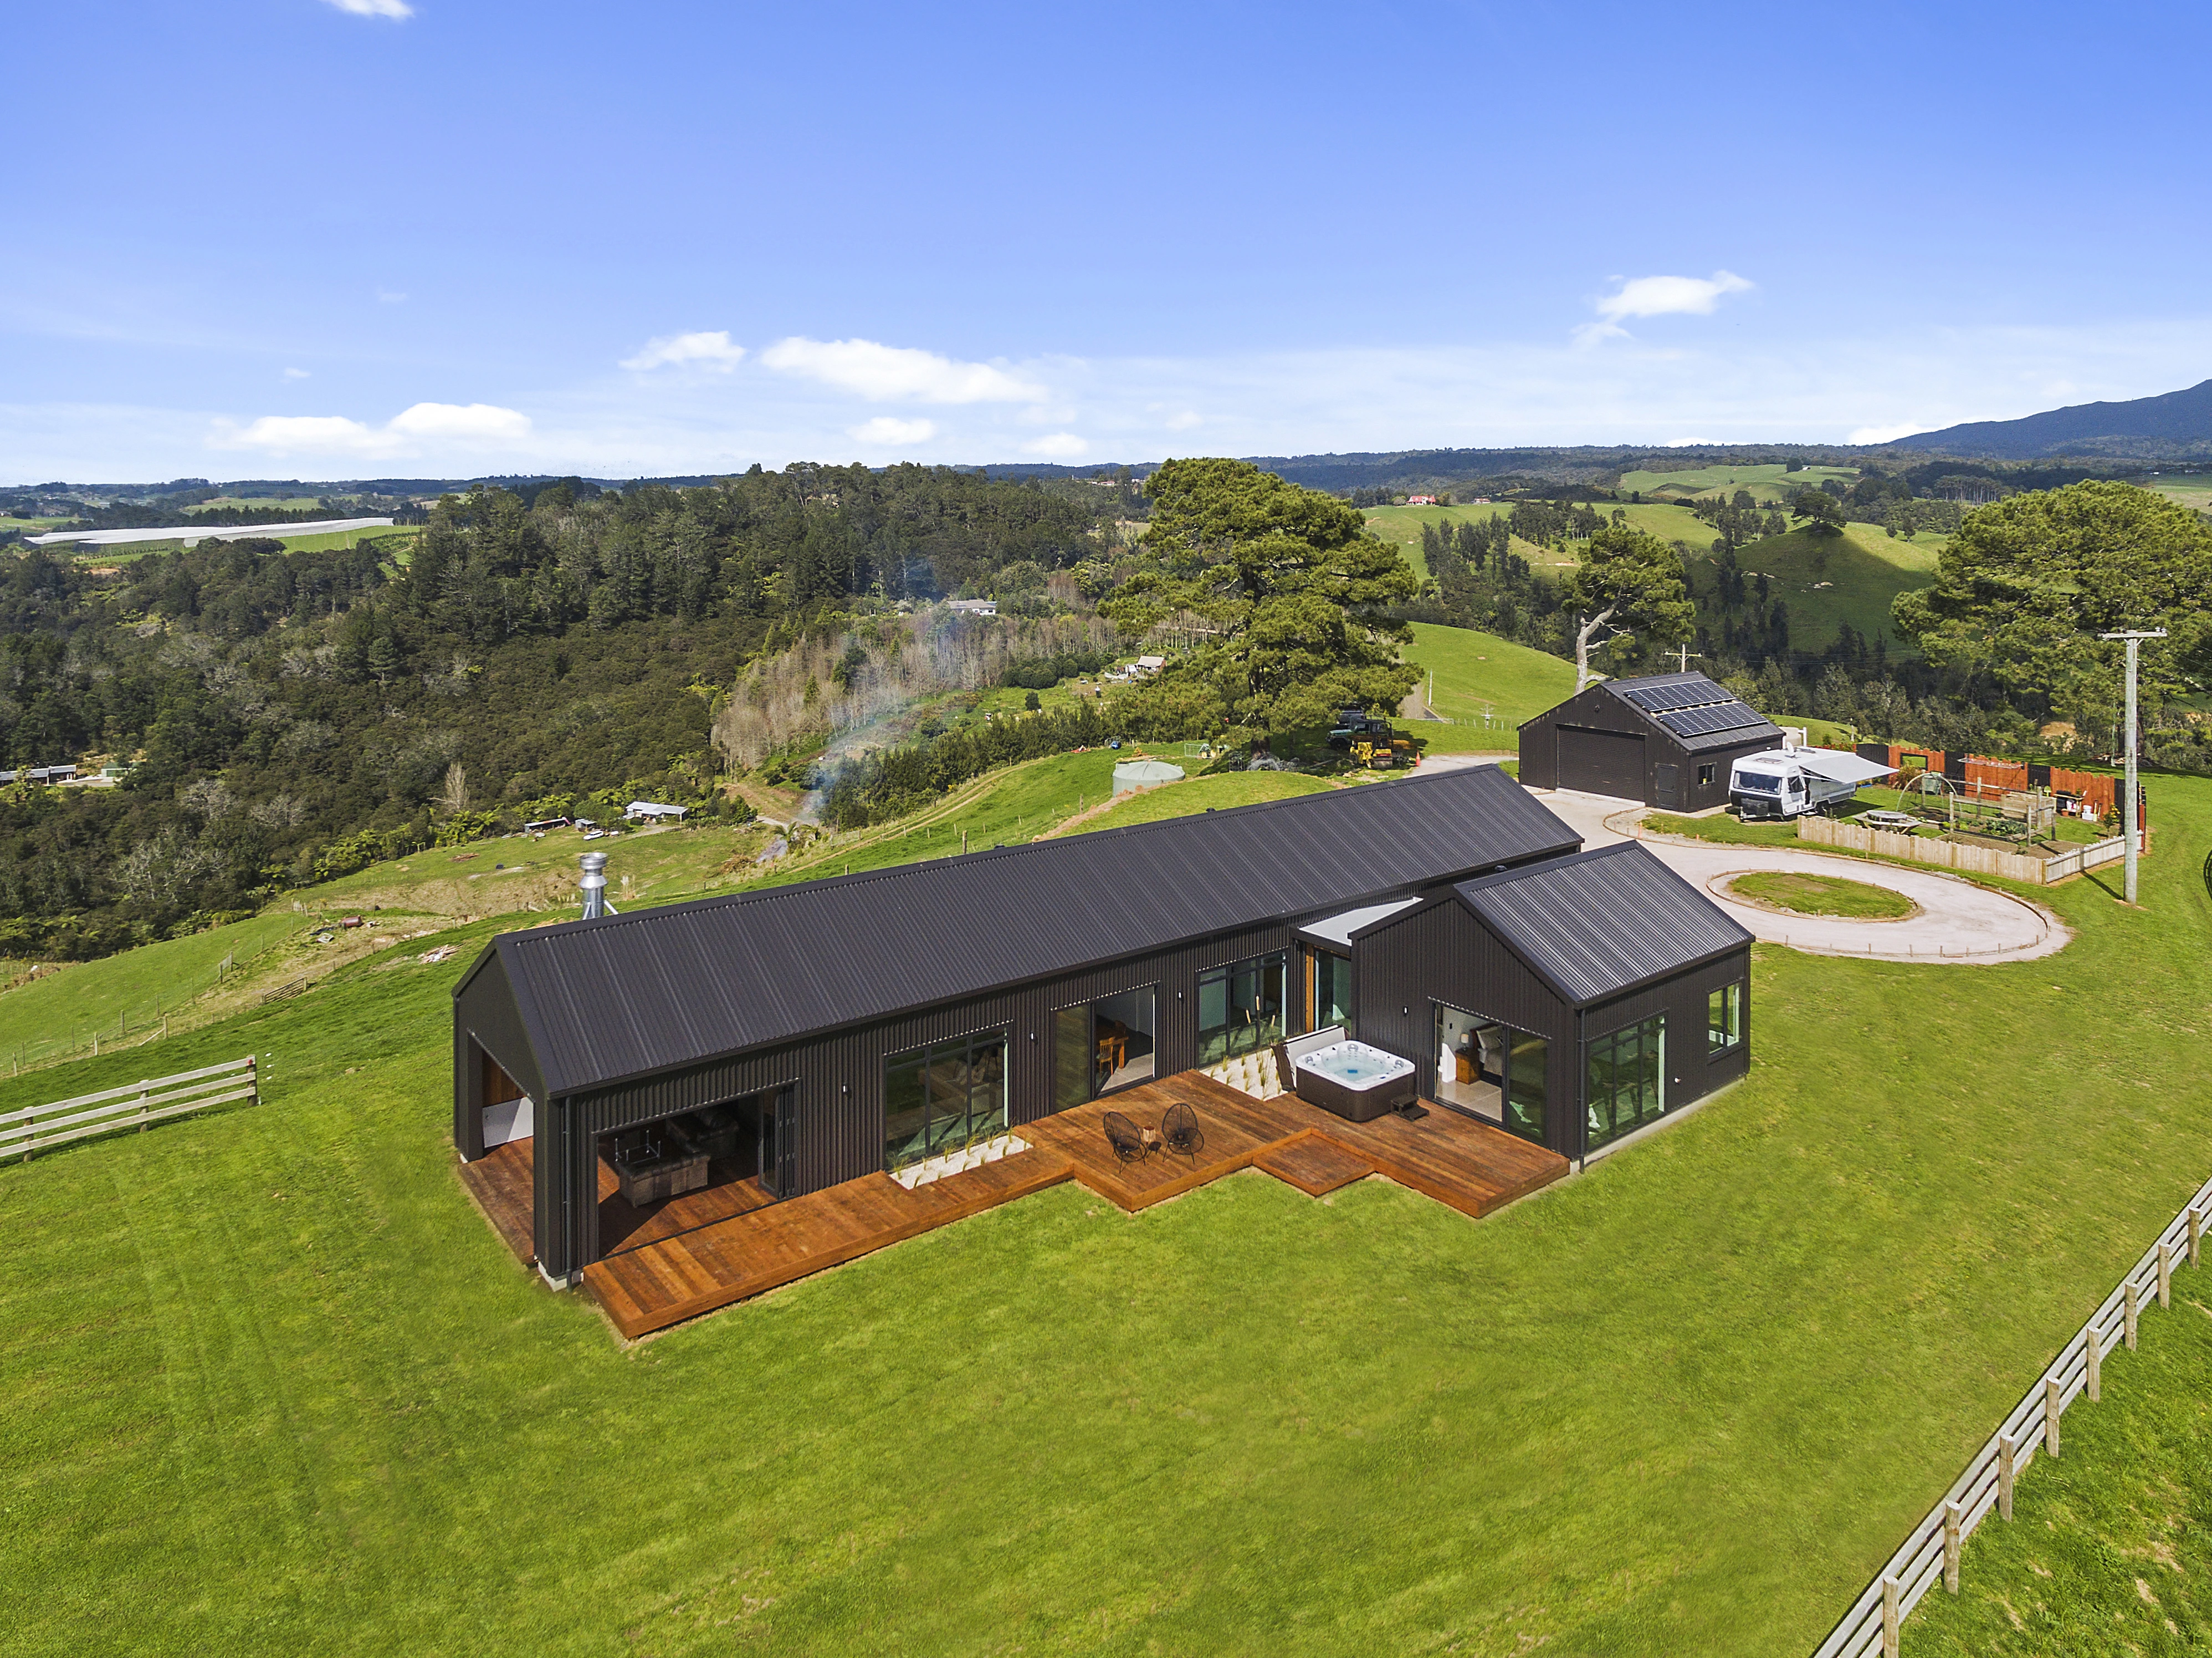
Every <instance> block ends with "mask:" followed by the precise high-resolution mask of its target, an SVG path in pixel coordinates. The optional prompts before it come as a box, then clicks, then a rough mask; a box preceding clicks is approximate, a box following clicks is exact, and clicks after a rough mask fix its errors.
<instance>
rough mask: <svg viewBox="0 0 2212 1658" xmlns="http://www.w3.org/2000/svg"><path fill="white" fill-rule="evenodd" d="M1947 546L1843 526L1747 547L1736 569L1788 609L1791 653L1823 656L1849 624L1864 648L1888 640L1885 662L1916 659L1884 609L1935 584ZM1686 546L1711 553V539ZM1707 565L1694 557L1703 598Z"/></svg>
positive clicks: (1708, 580) (1929, 538)
mask: <svg viewBox="0 0 2212 1658" xmlns="http://www.w3.org/2000/svg"><path fill="white" fill-rule="evenodd" d="M1945 539H1946V537H1942V536H1934V535H1923V536H1917V537H1914V538H1913V539H1912V540H1911V541H1906V540H1904V539H1903V538H1901V537H1891V536H1890V535H1888V534H1887V532H1885V531H1883V530H1881V528H1880V527H1878V526H1877V525H1871V524H1847V525H1844V531H1843V533H1842V534H1841V535H1833V536H1816V535H1814V534H1813V533H1812V532H1811V531H1808V530H1792V531H1790V533H1789V534H1787V535H1782V536H1767V537H1763V538H1762V539H1760V540H1758V541H1754V542H1753V543H1752V544H1750V545H1748V546H1747V547H1745V548H1744V549H1743V550H1741V551H1740V552H1739V553H1737V555H1736V562H1737V563H1738V564H1739V565H1740V566H1741V568H1743V569H1744V570H1745V571H1746V572H1747V573H1748V574H1751V575H1753V576H1757V575H1759V574H1765V576H1766V577H1767V578H1768V580H1769V587H1768V591H1769V592H1770V594H1771V596H1772V597H1774V598H1780V599H1782V600H1783V601H1784V603H1785V604H1788V606H1789V607H1790V644H1791V646H1792V647H1795V648H1796V649H1798V650H1801V651H1818V650H1822V649H1825V648H1826V647H1828V646H1830V645H1832V644H1833V643H1834V642H1835V641H1836V636H1837V633H1838V629H1840V628H1841V627H1842V625H1843V624H1844V623H1846V622H1848V623H1850V625H1851V626H1852V627H1854V628H1856V629H1857V630H1858V631H1859V633H1860V635H1862V636H1863V637H1864V638H1865V639H1866V640H1867V641H1869V644H1871V643H1872V642H1873V641H1874V640H1875V638H1877V637H1881V638H1886V639H1887V640H1888V641H1889V651H1890V654H1891V655H1893V656H1896V655H1900V654H1907V655H1909V654H1913V653H1912V652H1911V651H1910V650H1908V649H1906V648H1905V647H1903V646H1901V645H1900V644H1899V641H1898V639H1897V635H1896V632H1895V630H1894V629H1893V628H1892V626H1891V624H1890V619H1889V607H1890V602H1891V600H1893V599H1894V598H1896V597H1897V595H1898V594H1899V593H1901V592H1906V591H1907V590H1908V589H1911V588H1914V587H1924V586H1927V585H1928V584H1929V582H1930V581H1932V580H1935V574H1936V554H1937V553H1938V552H1939V551H1941V550H1942V546H1943V544H1944V541H1945ZM1710 545H1711V537H1706V538H1705V540H1704V541H1702V542H1696V541H1693V542H1692V546H1703V547H1710ZM1711 566H1712V555H1711V553H1710V552H1701V553H1697V554H1693V555H1692V558H1691V562H1690V568H1691V572H1692V576H1693V577H1694V578H1695V579H1696V580H1697V582H1698V586H1699V591H1701V592H1711V586H1712V580H1713V577H1712V574H1711ZM1797 723H1802V722H1797Z"/></svg>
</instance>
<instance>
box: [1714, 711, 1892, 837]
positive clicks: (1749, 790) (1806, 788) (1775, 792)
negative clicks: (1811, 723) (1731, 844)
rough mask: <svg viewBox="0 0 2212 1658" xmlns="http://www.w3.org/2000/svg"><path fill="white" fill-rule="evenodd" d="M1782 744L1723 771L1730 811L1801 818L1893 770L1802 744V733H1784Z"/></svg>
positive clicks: (1750, 815)
mask: <svg viewBox="0 0 2212 1658" xmlns="http://www.w3.org/2000/svg"><path fill="white" fill-rule="evenodd" d="M1782 743H1783V745H1782V747H1780V748H1778V749H1765V750H1760V751H1759V753H1757V754H1747V755H1746V756H1744V757H1743V758H1742V759H1741V760H1739V761H1737V762H1735V768H1733V769H1732V770H1731V771H1730V772H1729V800H1730V802H1732V803H1733V804H1734V805H1735V809H1736V815H1737V816H1738V817H1742V818H1745V819H1747V820H1749V819H1752V818H1759V817H1803V816H1804V815H1805V814H1806V813H1807V812H1808V811H1820V809H1821V808H1822V807H1824V806H1826V805H1831V804H1832V803H1833V802H1835V801H1838V800H1848V799H1850V798H1851V797H1852V796H1853V795H1855V794H1857V793H1858V792H1859V786H1860V785H1861V784H1863V783H1871V782H1873V781H1874V780H1875V779H1876V778H1878V777H1887V776H1889V775H1890V774H1892V773H1893V772H1894V771H1895V770H1896V768H1895V767H1893V766H1885V765H1881V764H1880V763H1878V762H1875V761H1872V760H1862V759H1861V758H1860V757H1859V756H1857V755H1856V754H1850V753H1847V752H1845V751H1844V750H1842V749H1816V748H1811V747H1808V746H1807V745H1806V743H1805V734H1804V732H1802V731H1796V730H1791V731H1788V732H1784V735H1783V739H1782Z"/></svg>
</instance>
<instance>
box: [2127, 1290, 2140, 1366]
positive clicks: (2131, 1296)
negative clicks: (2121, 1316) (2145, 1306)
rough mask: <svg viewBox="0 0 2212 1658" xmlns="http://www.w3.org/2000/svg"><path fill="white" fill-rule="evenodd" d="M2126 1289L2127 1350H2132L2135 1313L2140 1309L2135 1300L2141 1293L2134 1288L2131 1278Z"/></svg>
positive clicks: (2134, 1333) (2134, 1332)
mask: <svg viewBox="0 0 2212 1658" xmlns="http://www.w3.org/2000/svg"><path fill="white" fill-rule="evenodd" d="M2127 1290H2128V1351H2130V1352H2133V1351H2135V1350H2136V1313H2137V1312H2138V1311H2139V1310H2140V1309H2139V1308H2138V1307H2137V1305H2136V1300H2137V1297H2138V1296H2139V1295H2140V1294H2141V1292H2140V1291H2137V1290H2136V1281H2135V1280H2134V1279H2133V1278H2130V1279H2129V1280H2128V1284H2127Z"/></svg>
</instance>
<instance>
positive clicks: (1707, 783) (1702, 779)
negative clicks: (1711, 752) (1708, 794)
mask: <svg viewBox="0 0 2212 1658" xmlns="http://www.w3.org/2000/svg"><path fill="white" fill-rule="evenodd" d="M1698 786H1699V788H1701V789H1709V788H1711V787H1712V786H1713V768H1711V766H1700V767H1699V768H1698Z"/></svg>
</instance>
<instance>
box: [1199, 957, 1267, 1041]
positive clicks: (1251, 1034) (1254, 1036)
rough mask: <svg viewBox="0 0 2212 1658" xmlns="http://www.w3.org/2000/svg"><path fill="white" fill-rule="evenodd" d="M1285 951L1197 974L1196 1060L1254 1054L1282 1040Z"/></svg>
mask: <svg viewBox="0 0 2212 1658" xmlns="http://www.w3.org/2000/svg"><path fill="white" fill-rule="evenodd" d="M1288 966H1289V963H1288V960H1287V958H1286V956H1285V952H1284V951H1282V950H1277V951H1276V952H1275V953H1274V954H1273V955H1272V956H1255V957H1250V958H1249V959H1248V960H1245V961H1242V962H1231V963H1229V964H1228V965H1227V966H1225V967H1217V968H1213V969H1209V970H1208V971H1206V972H1204V973H1201V974H1200V975H1198V1062H1199V1064H1200V1066H1209V1065H1212V1064H1213V1063H1214V1062H1215V1061H1216V1060H1225V1059H1228V1058H1229V1057H1231V1055H1232V1054H1256V1053H1257V1052H1259V1051H1260V1049H1261V1048H1271V1047H1273V1045H1274V1044H1275V1043H1277V1042H1280V1041H1282V1040H1283V981H1284V978H1285V975H1286V970H1287V969H1288Z"/></svg>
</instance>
